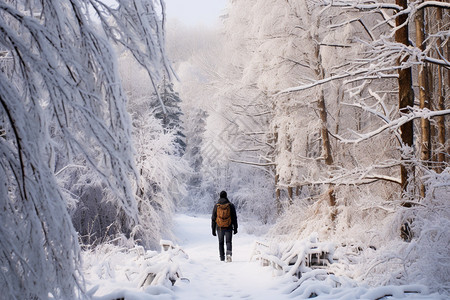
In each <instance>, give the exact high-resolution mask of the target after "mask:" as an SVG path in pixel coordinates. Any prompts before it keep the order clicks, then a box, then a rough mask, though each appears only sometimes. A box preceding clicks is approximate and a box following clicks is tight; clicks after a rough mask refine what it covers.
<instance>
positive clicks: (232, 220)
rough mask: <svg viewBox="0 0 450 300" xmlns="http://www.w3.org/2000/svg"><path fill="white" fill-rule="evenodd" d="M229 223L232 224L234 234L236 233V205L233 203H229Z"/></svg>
mask: <svg viewBox="0 0 450 300" xmlns="http://www.w3.org/2000/svg"><path fill="white" fill-rule="evenodd" d="M231 223H232V224H233V231H234V234H236V233H237V229H238V222H237V214H236V207H235V206H234V204H231Z"/></svg>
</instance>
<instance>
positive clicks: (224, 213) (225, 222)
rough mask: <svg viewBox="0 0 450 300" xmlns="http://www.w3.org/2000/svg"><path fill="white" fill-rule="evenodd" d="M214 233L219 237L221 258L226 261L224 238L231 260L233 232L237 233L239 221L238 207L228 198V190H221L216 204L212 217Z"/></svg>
mask: <svg viewBox="0 0 450 300" xmlns="http://www.w3.org/2000/svg"><path fill="white" fill-rule="evenodd" d="M211 227H212V234H213V236H216V231H217V233H218V235H217V236H218V238H219V254H220V260H221V261H225V249H224V240H226V244H227V253H226V254H227V262H231V255H232V245H231V239H232V232H234V234H236V233H237V229H238V223H237V216H236V208H235V207H234V204H233V203H231V202H230V200H228V198H227V192H225V191H222V192H220V199H219V201H217V203H216V205H214V209H213V213H212V217H211Z"/></svg>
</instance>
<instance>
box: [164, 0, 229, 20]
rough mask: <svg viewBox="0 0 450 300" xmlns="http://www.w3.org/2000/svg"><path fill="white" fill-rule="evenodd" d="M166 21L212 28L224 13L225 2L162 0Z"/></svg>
mask: <svg viewBox="0 0 450 300" xmlns="http://www.w3.org/2000/svg"><path fill="white" fill-rule="evenodd" d="M164 2H165V3H166V15H167V18H168V20H173V19H178V20H179V21H180V22H181V23H182V24H185V25H188V26H202V25H203V26H214V25H215V24H216V23H217V22H218V21H219V16H220V15H221V14H223V13H224V9H225V7H226V3H227V0H164Z"/></svg>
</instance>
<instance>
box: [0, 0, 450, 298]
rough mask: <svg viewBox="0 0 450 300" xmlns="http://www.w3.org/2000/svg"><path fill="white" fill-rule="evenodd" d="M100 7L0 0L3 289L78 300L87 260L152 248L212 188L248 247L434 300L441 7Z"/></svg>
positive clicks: (445, 249) (443, 126)
mask: <svg viewBox="0 0 450 300" xmlns="http://www.w3.org/2000/svg"><path fill="white" fill-rule="evenodd" d="M108 3H109V2H105V1H101V0H61V1H51V0H34V1H30V0H3V1H0V137H1V138H0V152H1V156H0V178H1V181H0V219H1V223H0V241H1V242H0V250H1V251H0V268H1V270H2V272H1V274H2V276H0V292H1V293H2V295H7V296H8V298H9V299H49V298H51V299H89V298H90V296H89V293H87V290H86V286H85V281H84V274H83V273H84V272H83V267H82V257H83V255H84V253H86V252H87V251H93V250H92V249H95V248H97V247H102V246H104V245H116V246H120V247H134V246H139V247H142V248H144V249H147V250H155V249H158V248H159V246H160V241H161V240H162V239H172V238H174V233H173V230H172V224H173V220H174V216H175V215H176V214H177V213H180V212H183V213H186V214H192V215H195V214H210V213H211V209H212V207H213V206H214V203H215V202H216V201H217V199H218V193H219V192H220V191H221V190H226V191H227V192H228V194H229V195H230V199H231V200H232V201H233V203H234V204H235V205H236V209H237V211H238V214H239V219H240V220H242V222H244V221H245V222H247V224H251V225H249V226H248V227H247V228H248V230H249V232H250V233H252V234H253V233H255V234H264V237H265V238H267V239H269V240H271V241H272V242H273V243H284V242H288V241H300V240H303V239H307V238H309V237H310V236H311V235H317V236H318V237H319V239H320V240H321V241H330V242H333V243H335V245H336V251H337V252H339V251H341V252H346V253H351V254H352V255H353V256H354V257H355V258H354V261H353V262H355V261H356V263H353V262H352V264H349V265H350V266H349V267H348V268H349V269H348V270H344V271H342V273H343V274H344V273H345V274H352V275H351V277H352V278H354V279H356V280H360V281H364V282H366V283H368V284H370V285H373V286H383V285H401V284H409V283H420V284H423V285H425V286H427V287H428V288H429V289H430V291H432V292H436V293H440V294H442V295H447V296H448V295H450V285H449V280H448V278H450V267H449V263H448V261H449V258H450V250H449V249H450V234H449V232H450V203H449V199H450V167H449V159H450V158H449V152H450V151H449V150H450V144H449V143H450V142H449V138H448V137H449V128H450V126H449V122H450V121H449V117H448V115H449V114H450V108H449V103H448V102H449V101H448V100H449V99H450V97H449V95H450V3H448V2H447V1H424V0H419V1H411V0H395V1H394V0H378V1H373V0H287V1H274V0H229V1H228V5H227V8H226V10H225V11H224V14H223V15H222V17H221V26H220V27H219V28H215V29H203V30H202V29H199V28H187V27H183V26H182V25H180V24H176V23H172V24H167V23H166V18H167V16H166V12H165V3H164V1H163V0H158V1H157V0H133V1H127V0H115V1H114V3H115V4H114V5H112V4H108ZM367 270H368V271H367ZM366 271H367V272H366ZM355 274H357V275H355ZM349 276H350V275H349ZM49 295H50V296H49ZM380 299H381V298H380Z"/></svg>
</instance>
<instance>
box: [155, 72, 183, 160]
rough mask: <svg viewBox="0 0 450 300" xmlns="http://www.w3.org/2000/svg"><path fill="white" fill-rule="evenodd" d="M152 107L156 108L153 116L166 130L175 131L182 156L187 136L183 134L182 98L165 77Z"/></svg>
mask: <svg viewBox="0 0 450 300" xmlns="http://www.w3.org/2000/svg"><path fill="white" fill-rule="evenodd" d="M158 97H160V98H161V100H162V103H163V104H164V106H162V105H161V102H160V101H159V99H158ZM151 102H152V103H151V107H155V109H154V110H153V114H154V116H155V117H156V118H157V119H160V120H162V124H163V127H164V129H166V130H173V131H174V132H175V135H176V140H175V142H176V144H177V145H178V151H179V155H180V156H182V155H183V154H184V152H185V151H186V142H185V138H186V136H185V135H184V134H183V129H184V128H183V122H182V120H181V116H182V115H183V112H182V111H181V108H180V103H181V98H180V96H179V94H178V93H177V92H175V90H174V87H173V83H172V82H171V81H170V80H168V78H167V76H163V78H162V80H161V83H160V84H159V85H158V93H156V92H155V93H154V94H153V97H152V101H151Z"/></svg>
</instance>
